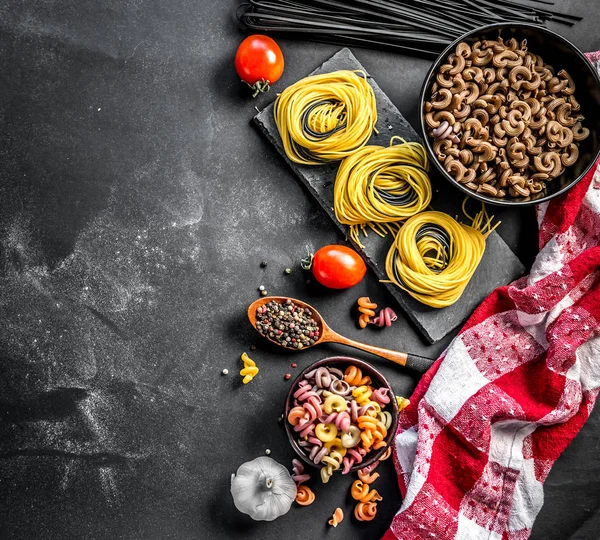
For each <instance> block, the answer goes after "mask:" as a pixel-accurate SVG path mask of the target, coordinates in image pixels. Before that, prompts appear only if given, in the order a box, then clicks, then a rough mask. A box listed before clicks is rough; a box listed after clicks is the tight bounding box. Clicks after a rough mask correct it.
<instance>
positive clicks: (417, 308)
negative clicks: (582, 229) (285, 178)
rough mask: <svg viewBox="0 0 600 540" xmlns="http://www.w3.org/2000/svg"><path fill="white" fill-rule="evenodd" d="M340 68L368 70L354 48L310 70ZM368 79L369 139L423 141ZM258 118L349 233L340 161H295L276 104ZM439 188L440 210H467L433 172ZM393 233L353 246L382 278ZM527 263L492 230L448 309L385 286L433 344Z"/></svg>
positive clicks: (434, 203) (435, 204) (371, 236)
mask: <svg viewBox="0 0 600 540" xmlns="http://www.w3.org/2000/svg"><path fill="white" fill-rule="evenodd" d="M339 69H360V70H363V71H365V72H366V69H365V68H364V67H363V66H362V65H361V64H360V62H359V61H358V60H357V59H356V57H355V56H354V55H353V54H352V52H351V51H350V50H349V49H347V48H344V49H342V50H340V51H339V52H337V53H336V54H335V55H333V56H332V57H331V58H330V59H329V60H327V61H326V62H324V63H323V65H321V67H319V68H317V69H316V70H314V71H313V72H312V73H311V75H314V74H318V73H327V72H332V71H336V70H339ZM369 82H370V83H371V86H372V87H373V90H374V92H375V98H376V100H377V113H378V121H377V125H376V127H377V130H378V131H379V133H377V134H375V133H374V134H373V136H372V137H371V139H370V140H369V143H368V144H378V145H381V146H388V145H389V141H390V138H391V137H392V136H394V135H397V136H400V137H403V138H404V139H406V140H407V141H420V140H421V139H420V137H419V136H418V135H417V133H416V132H415V130H414V129H413V128H412V127H411V125H410V124H409V123H408V122H407V121H406V120H405V118H404V117H403V116H402V114H400V111H399V110H398V109H397V108H396V107H395V106H394V104H393V103H392V102H391V101H390V100H389V98H388V97H387V96H386V94H385V93H384V92H383V91H382V90H381V88H379V86H378V85H377V83H376V82H375V81H374V80H373V78H371V77H370V76H369ZM254 121H255V122H256V124H257V125H258V126H259V128H260V129H261V131H262V132H263V133H264V134H265V135H266V136H267V138H268V139H269V141H270V142H271V143H273V145H274V146H275V147H276V148H277V150H278V151H279V153H280V154H281V155H282V156H283V157H284V159H285V160H286V161H287V162H288V163H289V165H290V166H291V167H292V169H293V170H294V172H295V173H296V175H297V176H298V178H299V179H300V181H301V182H302V183H303V184H304V185H305V186H306V187H307V188H308V190H309V192H310V193H311V194H312V195H313V196H314V197H315V199H316V200H317V202H318V203H319V204H320V205H321V206H322V207H323V208H324V209H325V211H326V212H327V214H328V215H329V216H330V217H331V219H332V220H333V221H334V223H335V224H336V225H337V226H338V227H339V228H340V229H341V230H342V231H343V232H344V234H346V233H347V227H346V226H345V225H342V224H341V223H339V222H338V221H337V220H336V218H335V214H334V212H333V189H332V187H333V183H334V181H335V174H336V170H337V167H338V163H329V164H326V165H322V166H303V165H298V164H296V163H293V162H292V161H290V160H289V159H287V157H286V156H285V152H284V150H283V146H282V141H281V138H280V136H279V132H278V131H277V126H276V124H275V120H274V119H273V104H270V105H269V106H267V107H266V108H265V109H263V110H262V111H260V112H259V113H258V114H257V115H256V116H255V117H254ZM432 184H433V188H434V191H436V192H437V194H436V195H434V199H433V200H432V206H433V207H434V208H435V209H436V210H442V211H445V212H447V213H449V214H450V215H454V216H456V215H462V210H461V208H460V204H458V202H457V198H456V196H455V194H452V196H449V197H445V196H444V193H443V192H444V191H445V190H446V189H447V188H448V186H447V185H446V183H444V184H441V181H440V179H439V178H437V179H436V177H435V176H432ZM391 241H392V238H391V237H390V236H388V237H386V238H381V237H379V236H378V235H376V234H374V233H371V234H369V236H368V237H366V238H364V239H363V240H362V243H363V244H364V246H365V247H364V249H360V248H359V247H358V246H356V245H355V246H354V247H355V248H356V249H357V250H358V251H359V252H361V253H362V255H363V257H364V258H365V260H366V262H367V264H368V265H369V266H370V267H371V268H372V269H373V271H374V272H375V274H376V275H377V276H378V277H379V279H382V280H385V279H387V276H386V273H385V257H386V254H387V252H388V250H389V247H390V244H391ZM524 271H525V268H524V267H523V265H522V264H521V262H520V261H519V259H518V258H517V257H516V256H515V255H514V253H513V252H512V251H511V250H510V248H509V247H508V246H507V245H506V243H505V242H504V240H502V238H501V237H500V236H499V235H498V234H496V233H495V232H494V233H492V234H491V235H490V236H489V237H488V240H487V246H486V251H485V254H484V257H483V259H482V261H481V264H480V265H479V267H478V269H477V271H476V272H475V275H474V276H473V279H472V280H471V282H470V283H469V285H468V286H467V288H466V289H465V292H464V294H463V295H462V297H461V298H460V300H459V301H458V302H456V303H455V304H454V305H452V306H449V307H447V308H444V309H434V308H430V307H428V306H425V305H423V304H421V303H420V302H418V301H416V300H415V299H413V298H412V297H410V296H409V295H408V294H406V293H405V292H404V291H402V290H401V289H399V288H398V287H397V286H395V285H393V284H390V283H386V284H385V285H386V287H387V288H388V290H389V291H390V293H391V294H392V296H393V297H394V298H395V299H396V300H397V301H398V303H399V304H400V306H402V308H403V309H404V311H405V312H406V313H407V315H408V316H409V317H410V319H411V320H412V321H413V322H414V323H415V325H416V326H417V327H418V328H419V330H420V331H421V332H422V333H423V335H424V336H425V338H426V339H427V340H428V341H429V342H430V343H434V342H436V341H438V340H439V339H441V338H443V337H444V336H445V335H447V334H448V333H450V332H451V331H452V330H453V329H454V328H456V327H457V326H458V325H459V324H461V323H462V322H463V321H465V320H466V319H467V317H468V316H469V315H470V314H471V313H472V312H473V310H474V309H475V308H476V307H477V305H478V304H479V303H480V302H481V301H482V300H483V299H484V298H485V297H486V296H487V295H488V294H489V293H490V292H491V291H492V290H494V289H495V288H496V287H498V286H501V285H506V284H507V283H509V282H510V281H512V280H513V279H515V278H516V277H518V276H520V275H521V274H522V273H523V272H524Z"/></svg>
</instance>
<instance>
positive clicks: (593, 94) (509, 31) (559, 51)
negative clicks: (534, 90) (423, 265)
mask: <svg viewBox="0 0 600 540" xmlns="http://www.w3.org/2000/svg"><path fill="white" fill-rule="evenodd" d="M499 35H500V36H502V37H503V38H504V39H505V40H507V39H510V38H512V37H514V38H516V39H517V40H519V41H520V40H522V39H527V47H528V49H529V50H530V51H531V52H532V53H534V54H539V55H540V56H541V57H542V58H543V59H544V61H545V62H546V63H547V64H550V65H551V66H553V67H554V68H555V69H556V71H557V72H558V71H560V70H561V69H566V70H567V71H568V72H569V74H570V75H571V77H573V80H574V81H575V85H576V90H575V97H576V98H577V101H579V103H580V104H581V114H583V115H584V116H585V120H584V122H583V125H584V127H587V128H588V129H589V130H590V136H589V137H588V138H587V139H586V140H584V141H582V142H581V143H580V146H579V159H578V160H577V162H576V163H575V165H573V166H571V167H568V168H566V170H565V172H564V173H563V174H561V175H560V176H559V177H557V178H555V179H554V180H552V181H551V182H547V187H546V189H545V190H544V191H542V192H540V193H537V194H535V195H532V196H531V197H526V198H514V199H508V198H507V199H499V198H496V197H491V196H489V195H483V194H481V193H475V192H474V191H471V190H470V189H468V188H466V187H464V186H463V185H462V184H459V183H458V182H457V181H456V180H454V178H453V177H452V176H451V175H450V174H448V173H447V172H446V171H445V169H444V167H443V166H442V164H441V163H440V162H439V161H438V159H437V156H436V155H435V153H434V151H433V144H432V143H433V139H432V138H431V137H429V136H428V135H427V124H426V123H425V112H424V105H425V102H426V101H427V100H428V99H429V98H430V96H431V93H432V92H431V87H432V85H433V83H434V82H435V76H436V73H437V72H438V69H439V68H440V66H441V65H442V64H443V63H445V62H446V59H447V58H448V56H449V55H450V54H451V53H452V52H453V51H454V49H455V48H456V46H457V45H458V44H459V43H460V42H461V41H466V42H467V43H474V42H475V41H478V40H479V39H489V40H492V39H497V38H498V36H499ZM419 111H420V114H419V116H420V119H421V131H422V133H423V140H424V141H425V147H426V148H427V152H428V153H429V157H430V159H431V161H433V163H435V166H436V167H437V169H438V170H439V171H440V174H441V175H442V176H443V177H444V178H445V179H446V180H448V182H450V183H451V184H452V185H454V186H456V187H457V188H458V189H460V190H461V191H463V192H464V193H466V194H467V195H469V196H471V197H474V198H475V199H479V200H480V201H483V202H486V203H490V204H495V205H500V206H529V205H533V204H539V203H542V202H544V201H549V200H550V199H553V198H554V197H557V196H558V195H561V194H562V193H565V192H566V191H567V190H569V189H570V188H572V187H573V186H574V185H575V184H577V182H579V181H580V180H581V179H582V178H583V177H584V176H585V175H586V174H587V172H588V171H589V170H590V168H591V167H592V166H593V165H594V163H595V162H596V160H597V159H598V155H599V154H600V144H599V142H598V134H599V133H600V78H599V77H598V73H597V72H596V70H595V69H594V67H593V66H592V64H591V63H590V62H589V61H588V60H587V59H586V57H585V56H584V55H583V53H582V52H581V51H580V50H579V49H578V48H577V47H575V45H573V44H572V43H571V42H570V41H568V40H567V39H565V38H564V37H562V36H560V35H559V34H557V33H556V32H552V31H551V30H548V29H547V28H544V27H542V26H538V25H535V24H530V23H516V22H515V23H498V24H490V25H488V26H482V27H481V28H478V29H476V30H473V31H471V32H468V33H466V34H465V35H463V36H462V37H460V38H458V39H457V40H456V41H455V42H454V43H452V44H451V45H449V46H448V48H447V49H446V50H445V51H444V52H443V53H442V54H441V55H440V56H439V58H438V59H437V60H436V61H435V62H434V64H433V65H432V66H431V68H430V69H429V72H428V73H427V76H426V77H425V82H424V83H423V88H422V89H421V99H420V102H419Z"/></svg>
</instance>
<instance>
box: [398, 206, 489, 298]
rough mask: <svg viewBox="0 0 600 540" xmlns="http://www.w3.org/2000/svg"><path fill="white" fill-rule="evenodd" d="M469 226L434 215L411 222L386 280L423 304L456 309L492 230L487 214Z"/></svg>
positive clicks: (400, 234)
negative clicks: (453, 306)
mask: <svg viewBox="0 0 600 540" xmlns="http://www.w3.org/2000/svg"><path fill="white" fill-rule="evenodd" d="M471 221H472V225H470V226H469V225H465V224H462V223H459V222H458V221H456V220H455V219H453V218H452V217H450V216H449V215H447V214H444V213H442V212H435V211H429V212H422V213H420V214H417V215H416V216H413V217H411V218H410V219H409V220H407V221H406V223H404V225H403V226H402V228H401V229H400V231H398V235H397V236H396V239H395V240H394V243H393V244H392V247H391V248H390V250H389V252H388V255H387V258H386V272H387V275H388V278H389V280H390V281H391V282H392V283H395V284H396V285H398V287H400V288H401V289H403V290H405V291H406V292H407V293H408V294H410V295H411V296H412V297H413V298H416V299H417V300H419V301H420V302H422V303H423V304H425V305H428V306H431V307H434V308H444V307H447V306H451V305H452V304H454V303H455V302H456V301H457V300H458V299H459V298H460V296H461V295H462V293H463V292H464V290H465V288H466V287H467V285H468V284H469V281H470V280H471V277H472V276H473V274H474V273H475V270H476V269H477V266H478V265H479V263H480V262H481V259H482V257H483V252H484V251H485V239H486V237H487V235H489V234H490V233H491V232H492V230H494V228H495V227H492V226H491V222H492V218H490V217H488V216H487V213H486V212H485V209H483V210H482V211H481V212H479V213H478V214H477V215H475V217H473V218H471ZM497 225H498V224H496V226H497Z"/></svg>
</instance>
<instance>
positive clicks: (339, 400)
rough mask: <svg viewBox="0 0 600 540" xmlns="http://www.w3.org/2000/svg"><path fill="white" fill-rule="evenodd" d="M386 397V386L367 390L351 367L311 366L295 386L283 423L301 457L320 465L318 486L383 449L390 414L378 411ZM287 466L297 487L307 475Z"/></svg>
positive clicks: (367, 385)
mask: <svg viewBox="0 0 600 540" xmlns="http://www.w3.org/2000/svg"><path fill="white" fill-rule="evenodd" d="M359 383H360V384H359ZM336 391H337V392H341V394H340V393H337V392H336ZM388 394H390V390H389V388H386V387H381V388H379V387H374V386H372V384H371V378H370V377H368V376H365V375H364V374H363V372H362V371H361V370H360V369H359V368H357V367H356V366H352V365H350V366H347V368H346V369H345V371H344V372H342V371H341V370H339V369H337V368H329V367H319V368H314V369H312V370H310V371H307V372H306V373H305V374H304V376H303V378H302V380H300V381H299V382H298V383H297V386H296V388H295V389H294V391H293V393H292V397H293V400H292V403H291V407H290V409H289V411H288V417H287V421H288V423H289V425H290V426H292V430H293V432H294V433H295V434H297V437H298V439H297V442H298V446H299V447H301V448H302V450H303V452H304V455H305V456H306V457H307V459H308V460H310V461H311V462H312V463H314V464H315V465H320V466H321V470H320V476H321V480H322V481H323V482H324V483H326V482H328V481H329V478H330V477H331V475H332V474H333V473H334V471H336V470H340V469H341V471H342V473H344V474H347V473H348V472H350V469H351V468H352V467H354V466H355V465H357V464H360V463H362V461H363V459H364V458H365V456H366V455H367V453H368V452H369V451H371V450H380V451H381V450H383V449H384V447H385V446H387V444H386V442H385V441H384V438H385V437H386V435H387V430H388V429H389V428H390V427H391V422H392V415H391V412H390V411H389V410H382V409H384V408H385V407H386V406H387V405H388V404H389V403H390V401H391V398H390V396H389V395H388ZM380 453H381V452H380ZM293 465H294V467H293V477H294V480H296V481H297V482H298V485H299V484H300V483H302V482H303V481H305V478H306V479H307V478H308V476H305V475H304V474H303V473H304V471H303V468H298V467H297V464H296V463H294V462H293Z"/></svg>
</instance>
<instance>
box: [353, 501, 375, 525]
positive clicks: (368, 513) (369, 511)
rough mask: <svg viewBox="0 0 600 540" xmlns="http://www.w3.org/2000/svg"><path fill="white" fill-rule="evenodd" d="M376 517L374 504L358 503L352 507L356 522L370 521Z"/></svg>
mask: <svg viewBox="0 0 600 540" xmlns="http://www.w3.org/2000/svg"><path fill="white" fill-rule="evenodd" d="M376 515H377V504H376V503H374V502H359V503H358V504H357V505H356V506H355V507H354V517H355V518H356V519H358V521H372V520H373V519H374V518H375V516H376Z"/></svg>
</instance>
